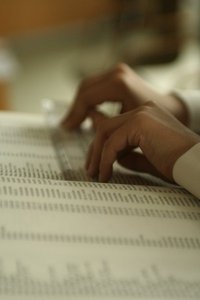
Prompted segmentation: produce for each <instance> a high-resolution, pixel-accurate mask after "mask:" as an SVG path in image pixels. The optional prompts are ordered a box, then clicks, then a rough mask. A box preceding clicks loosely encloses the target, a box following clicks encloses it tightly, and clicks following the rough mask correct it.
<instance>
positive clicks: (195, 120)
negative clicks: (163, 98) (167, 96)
mask: <svg viewBox="0 0 200 300" xmlns="http://www.w3.org/2000/svg"><path fill="white" fill-rule="evenodd" d="M173 95H175V96H176V97H177V98H179V99H180V100H181V101H182V102H183V103H184V104H185V106H186V107H187V110H188V113H189V127H190V128H191V129H192V130H194V131H196V132H199V131H200V90H174V91H173Z"/></svg>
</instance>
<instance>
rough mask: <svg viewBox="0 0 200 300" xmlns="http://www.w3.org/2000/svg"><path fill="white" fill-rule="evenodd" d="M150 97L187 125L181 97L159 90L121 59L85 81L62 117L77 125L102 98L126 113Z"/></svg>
mask: <svg viewBox="0 0 200 300" xmlns="http://www.w3.org/2000/svg"><path fill="white" fill-rule="evenodd" d="M150 100H151V101H154V102H156V103H158V104H159V105H163V106H164V107H165V108H166V109H167V110H168V111H169V112H171V113H172V114H173V115H174V116H175V117H176V118H178V119H179V120H180V121H181V122H182V123H184V124H186V125H187V111H186V108H185V107H184V105H183V104H182V102H181V101H180V100H179V99H177V98H175V97H174V96H172V95H162V94H160V93H158V92H157V91H156V90H154V89H153V88H152V87H151V86H150V85H148V84H147V83H146V82H145V81H144V80H143V79H142V78H141V77H139V76H138V75H137V74H136V73H135V72H134V71H133V70H132V69H131V68H130V67H128V66H127V65H125V64H122V63H121V64H118V65H117V66H116V67H115V68H114V69H113V70H111V71H108V72H106V73H104V74H102V75H98V76H94V77H92V78H88V79H85V80H83V81H82V83H81V85H80V87H79V89H78V91H77V94H76V97H75V100H74V103H73V104H72V107H71V110H70V112H69V114H68V116H66V117H65V118H64V120H63V121H62V125H63V127H65V128H67V129H75V128H77V127H78V126H79V125H80V124H81V123H82V122H83V121H84V120H85V119H86V118H87V117H88V116H89V115H90V111H93V110H95V109H96V107H97V106H98V105H99V104H101V103H103V102H119V103H121V111H120V113H125V112H128V111H131V110H133V109H135V108H137V107H139V106H141V105H144V104H145V103H146V102H148V101H150Z"/></svg>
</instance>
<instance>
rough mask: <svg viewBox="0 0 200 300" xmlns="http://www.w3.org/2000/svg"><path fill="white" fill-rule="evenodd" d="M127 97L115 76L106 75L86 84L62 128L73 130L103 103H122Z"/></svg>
mask: <svg viewBox="0 0 200 300" xmlns="http://www.w3.org/2000/svg"><path fill="white" fill-rule="evenodd" d="M124 98H125V96H124V91H123V89H122V87H121V86H120V84H119V82H118V81H116V80H115V78H114V77H113V76H111V75H110V76H109V74H106V75H105V76H102V77H101V78H100V79H99V80H94V82H93V83H92V84H89V83H87V84H85V86H84V87H81V88H80V89H79V91H78V93H77V96H76V99H75V101H74V104H73V105H72V108H71V110H70V112H69V114H68V116H67V117H65V118H64V120H63V121H62V126H64V127H66V128H68V129H73V128H76V127H77V126H79V125H80V123H81V122H82V121H83V120H84V119H85V118H86V117H87V116H88V112H89V111H90V110H91V109H94V108H95V107H96V106H97V105H99V104H101V103H103V102H105V101H106V102H121V103H123V102H124V101H125V100H124Z"/></svg>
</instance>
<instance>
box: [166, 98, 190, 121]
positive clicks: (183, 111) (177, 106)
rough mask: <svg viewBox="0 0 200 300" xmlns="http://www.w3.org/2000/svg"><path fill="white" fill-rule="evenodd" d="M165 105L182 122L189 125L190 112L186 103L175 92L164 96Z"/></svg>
mask: <svg viewBox="0 0 200 300" xmlns="http://www.w3.org/2000/svg"><path fill="white" fill-rule="evenodd" d="M163 105H164V106H165V108H166V109H167V110H168V111H169V112H170V113H171V114H173V115H174V116H175V117H176V118H177V119H178V120H179V121H180V122H181V123H183V124H184V125H186V126H188V125H189V112H188V110H187V107H186V105H185V104H184V102H183V101H181V99H179V98H178V97H176V96H175V95H173V94H168V95H165V96H164V99H163Z"/></svg>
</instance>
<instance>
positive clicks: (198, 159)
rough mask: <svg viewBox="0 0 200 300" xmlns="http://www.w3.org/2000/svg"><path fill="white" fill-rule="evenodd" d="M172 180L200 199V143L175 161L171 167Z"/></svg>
mask: <svg viewBox="0 0 200 300" xmlns="http://www.w3.org/2000/svg"><path fill="white" fill-rule="evenodd" d="M173 178H174V180H175V181H176V183H178V184H179V185H181V186H182V187H184V188H185V189H187V190H188V191H189V192H191V193H192V194H193V195H195V196H196V197H197V198H199V199H200V143H198V144H196V145H194V146H193V147H192V148H190V149H189V150H188V151H187V152H185V153H184V154H183V155H182V156H181V157H179V158H178V159H177V161H176V162H175V164H174V167H173Z"/></svg>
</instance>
